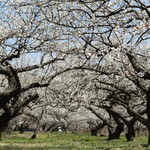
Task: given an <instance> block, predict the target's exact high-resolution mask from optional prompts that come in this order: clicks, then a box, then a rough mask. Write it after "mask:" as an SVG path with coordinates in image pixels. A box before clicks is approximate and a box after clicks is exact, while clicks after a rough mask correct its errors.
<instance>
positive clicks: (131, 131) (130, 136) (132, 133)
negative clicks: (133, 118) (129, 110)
mask: <svg viewBox="0 0 150 150" xmlns="http://www.w3.org/2000/svg"><path fill="white" fill-rule="evenodd" d="M126 138H127V141H134V138H135V131H134V126H132V125H131V126H130V125H129V126H128V133H126Z"/></svg>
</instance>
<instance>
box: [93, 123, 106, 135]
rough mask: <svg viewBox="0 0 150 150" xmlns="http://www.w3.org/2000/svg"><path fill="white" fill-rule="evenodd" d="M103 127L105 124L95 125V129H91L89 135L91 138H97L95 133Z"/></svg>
mask: <svg viewBox="0 0 150 150" xmlns="http://www.w3.org/2000/svg"><path fill="white" fill-rule="evenodd" d="M104 126H106V123H105V122H104V123H100V124H99V125H97V126H96V127H94V128H92V129H91V135H92V136H97V132H98V131H99V130H101V129H103V128H104Z"/></svg>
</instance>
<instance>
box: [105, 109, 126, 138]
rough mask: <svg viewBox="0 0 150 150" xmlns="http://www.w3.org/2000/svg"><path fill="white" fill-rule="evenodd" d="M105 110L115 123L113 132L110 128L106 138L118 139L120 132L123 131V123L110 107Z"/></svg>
mask: <svg viewBox="0 0 150 150" xmlns="http://www.w3.org/2000/svg"><path fill="white" fill-rule="evenodd" d="M106 111H107V112H108V113H109V114H110V115H111V116H112V117H113V118H114V120H115V122H116V124H117V126H116V129H115V131H114V132H111V130H110V131H109V137H108V140H112V139H119V138H120V134H121V133H122V132H123V131H124V123H123V122H122V121H121V120H120V118H118V116H117V115H116V113H115V112H114V111H111V109H110V108H107V109H106Z"/></svg>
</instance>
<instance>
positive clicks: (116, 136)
mask: <svg viewBox="0 0 150 150" xmlns="http://www.w3.org/2000/svg"><path fill="white" fill-rule="evenodd" d="M123 131H124V124H123V123H120V124H117V127H116V129H115V131H114V132H112V131H111V130H109V137H108V140H112V139H119V138H120V134H121V133H122V132H123Z"/></svg>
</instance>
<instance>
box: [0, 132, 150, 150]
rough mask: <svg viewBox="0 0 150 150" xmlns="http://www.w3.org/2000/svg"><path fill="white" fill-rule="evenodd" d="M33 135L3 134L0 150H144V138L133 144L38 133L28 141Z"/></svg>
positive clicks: (57, 133)
mask: <svg viewBox="0 0 150 150" xmlns="http://www.w3.org/2000/svg"><path fill="white" fill-rule="evenodd" d="M32 134H33V133H31V132H26V133H24V134H19V133H17V132H13V133H11V134H3V138H2V141H0V150H145V149H146V148H143V147H141V145H142V144H146V142H147V138H146V137H137V138H136V140H135V141H133V142H126V139H125V138H124V137H122V138H121V139H119V140H112V141H107V140H105V139H106V137H99V136H97V137H94V136H90V135H89V134H85V133H84V134H81V133H80V134H69V133H63V132H61V133H60V132H56V133H50V134H49V135H48V133H39V134H38V137H37V139H30V137H31V135H32Z"/></svg>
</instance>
